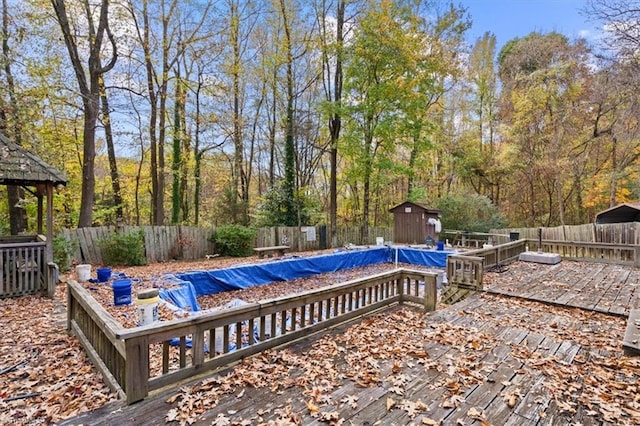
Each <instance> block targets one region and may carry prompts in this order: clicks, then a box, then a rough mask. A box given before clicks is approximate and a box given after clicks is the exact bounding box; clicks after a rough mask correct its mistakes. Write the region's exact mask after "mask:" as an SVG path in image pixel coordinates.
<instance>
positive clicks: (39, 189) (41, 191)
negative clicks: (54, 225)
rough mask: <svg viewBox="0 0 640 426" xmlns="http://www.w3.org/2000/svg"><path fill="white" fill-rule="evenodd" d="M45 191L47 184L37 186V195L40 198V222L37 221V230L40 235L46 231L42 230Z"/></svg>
mask: <svg viewBox="0 0 640 426" xmlns="http://www.w3.org/2000/svg"><path fill="white" fill-rule="evenodd" d="M44 192H45V185H42V184H39V185H38V186H36V197H37V198H38V223H37V225H38V230H37V233H38V234H39V235H42V234H43V233H44V232H42V229H43V228H42V226H43V224H42V222H43V219H42V211H43V210H44V209H43V202H42V197H43V195H44Z"/></svg>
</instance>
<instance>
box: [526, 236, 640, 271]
mask: <svg viewBox="0 0 640 426" xmlns="http://www.w3.org/2000/svg"><path fill="white" fill-rule="evenodd" d="M527 244H528V246H529V249H530V250H538V240H528V241H527ZM542 251H543V252H545V253H558V254H559V255H560V256H561V257H562V258H563V259H568V260H579V261H591V262H603V263H617V264H620V265H631V266H639V267H640V245H629V244H607V243H580V242H569V241H545V240H543V241H542Z"/></svg>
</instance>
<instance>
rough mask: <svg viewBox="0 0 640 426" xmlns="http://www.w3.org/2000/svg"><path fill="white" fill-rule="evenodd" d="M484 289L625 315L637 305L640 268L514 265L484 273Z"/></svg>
mask: <svg viewBox="0 0 640 426" xmlns="http://www.w3.org/2000/svg"><path fill="white" fill-rule="evenodd" d="M503 277H504V279H503ZM484 289H485V291H487V292H489V293H495V294H502V295H507V296H515V297H521V298H524V299H529V300H536V301H540V302H544V303H553V304H557V305H559V306H567V307H576V308H581V309H587V310H590V311H595V312H601V313H605V314H613V315H624V316H628V315H629V311H630V309H631V308H633V307H634V306H633V304H634V303H637V297H636V296H637V292H638V291H640V269H638V268H632V267H628V266H621V265H615V264H607V263H592V262H572V261H567V260H565V261H562V262H560V263H558V264H556V265H543V264H536V263H526V262H516V263H513V264H511V265H508V266H507V267H506V271H505V272H502V273H493V274H487V276H486V277H485V283H484ZM635 307H638V306H635Z"/></svg>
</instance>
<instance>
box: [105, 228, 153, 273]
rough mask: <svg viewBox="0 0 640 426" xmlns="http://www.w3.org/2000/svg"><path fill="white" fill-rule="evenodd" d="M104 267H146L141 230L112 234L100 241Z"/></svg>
mask: <svg viewBox="0 0 640 426" xmlns="http://www.w3.org/2000/svg"><path fill="white" fill-rule="evenodd" d="M99 244H100V247H101V248H102V254H103V261H104V263H105V265H126V266H139V265H146V264H147V258H146V257H145V250H144V234H143V232H142V230H140V231H132V232H124V233H114V234H111V235H109V236H108V237H107V238H105V239H102V240H100V242H99Z"/></svg>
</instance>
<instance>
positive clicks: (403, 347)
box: [63, 262, 640, 425]
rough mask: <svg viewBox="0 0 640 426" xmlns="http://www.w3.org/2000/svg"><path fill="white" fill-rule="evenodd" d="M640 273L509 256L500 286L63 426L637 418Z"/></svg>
mask: <svg viewBox="0 0 640 426" xmlns="http://www.w3.org/2000/svg"><path fill="white" fill-rule="evenodd" d="M638 272H639V271H638V270H636V269H634V268H623V267H619V266H615V265H603V264H584V263H577V262H562V263H561V264H560V265H559V266H558V265H555V266H549V265H538V266H535V267H534V266H532V265H523V264H520V263H516V264H512V265H510V266H509V269H508V270H507V271H506V272H504V273H502V274H495V275H493V276H491V277H490V279H489V280H488V281H489V291H491V292H493V293H494V294H491V293H476V294H474V295H473V296H471V297H468V298H467V299H465V300H464V301H462V302H459V303H457V304H455V305H452V306H449V307H445V308H443V309H441V310H438V311H436V312H432V313H429V314H427V315H426V317H425V315H424V313H422V312H420V311H418V310H413V309H411V308H406V307H404V308H401V307H397V308H394V309H393V310H391V311H387V312H384V313H382V314H377V315H375V316H373V317H367V318H365V319H362V320H360V321H358V322H357V323H352V324H351V325H343V326H341V327H338V328H336V329H333V330H331V331H329V332H325V333H322V334H319V335H315V336H311V337H308V338H305V339H303V340H300V341H298V342H296V343H294V344H293V345H290V346H289V347H288V348H286V349H280V350H272V351H269V352H267V353H265V354H261V355H257V356H255V357H253V358H251V359H248V360H245V361H244V362H242V363H241V364H239V365H237V366H235V367H233V368H231V369H229V370H226V371H224V372H221V373H219V374H216V375H213V376H209V377H208V378H204V379H201V380H198V381H196V382H190V383H187V384H185V385H184V386H182V387H181V388H180V389H179V390H176V389H173V390H165V391H163V392H162V393H159V394H157V395H156V396H154V397H153V398H149V399H147V400H145V401H143V402H141V403H138V404H134V405H132V406H125V405H124V404H122V403H118V404H114V405H111V406H106V407H104V408H103V409H101V410H98V411H95V412H92V413H88V414H85V415H81V416H79V417H77V418H75V419H70V420H69V421H67V422H66V423H63V424H74V425H79V424H84V425H107V424H137V425H152V424H162V423H165V421H166V420H169V419H176V422H175V423H173V422H172V424H178V423H177V421H179V420H182V421H185V422H193V423H194V424H199V425H205V424H206V425H210V424H226V425H240V424H247V425H253V424H255V425H260V424H265V425H267V424H304V425H308V424H318V425H320V424H341V423H344V424H354V425H374V424H380V425H394V424H395V425H409V424H415V425H419V424H451V425H455V424H467V425H468V424H481V423H482V422H483V421H484V422H486V423H489V424H493V425H556V424H557V425H564V424H583V425H596V424H598V425H599V424H611V425H618V424H630V425H631V424H639V423H640V399H639V398H638V390H639V383H640V359H638V358H629V357H625V356H623V353H622V345H621V342H622V339H623V336H624V333H625V325H626V318H625V317H624V313H625V312H628V310H629V307H630V306H631V305H633V304H634V303H635V300H636V293H635V288H636V286H637V284H638V278H639V274H638ZM489 275H491V274H489ZM629 287H631V288H629ZM499 292H503V293H505V294H506V295H509V296H514V295H517V296H519V297H506V296H505V295H502V294H495V293H499ZM518 293H520V294H518ZM520 296H522V297H520ZM524 297H526V298H529V299H532V300H526V299H525V298H524ZM541 302H544V303H541ZM565 305H566V306H565ZM576 306H578V307H580V309H577V308H576ZM605 312H606V313H605ZM458 422H460V423H458ZM486 423H485V424H486Z"/></svg>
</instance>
